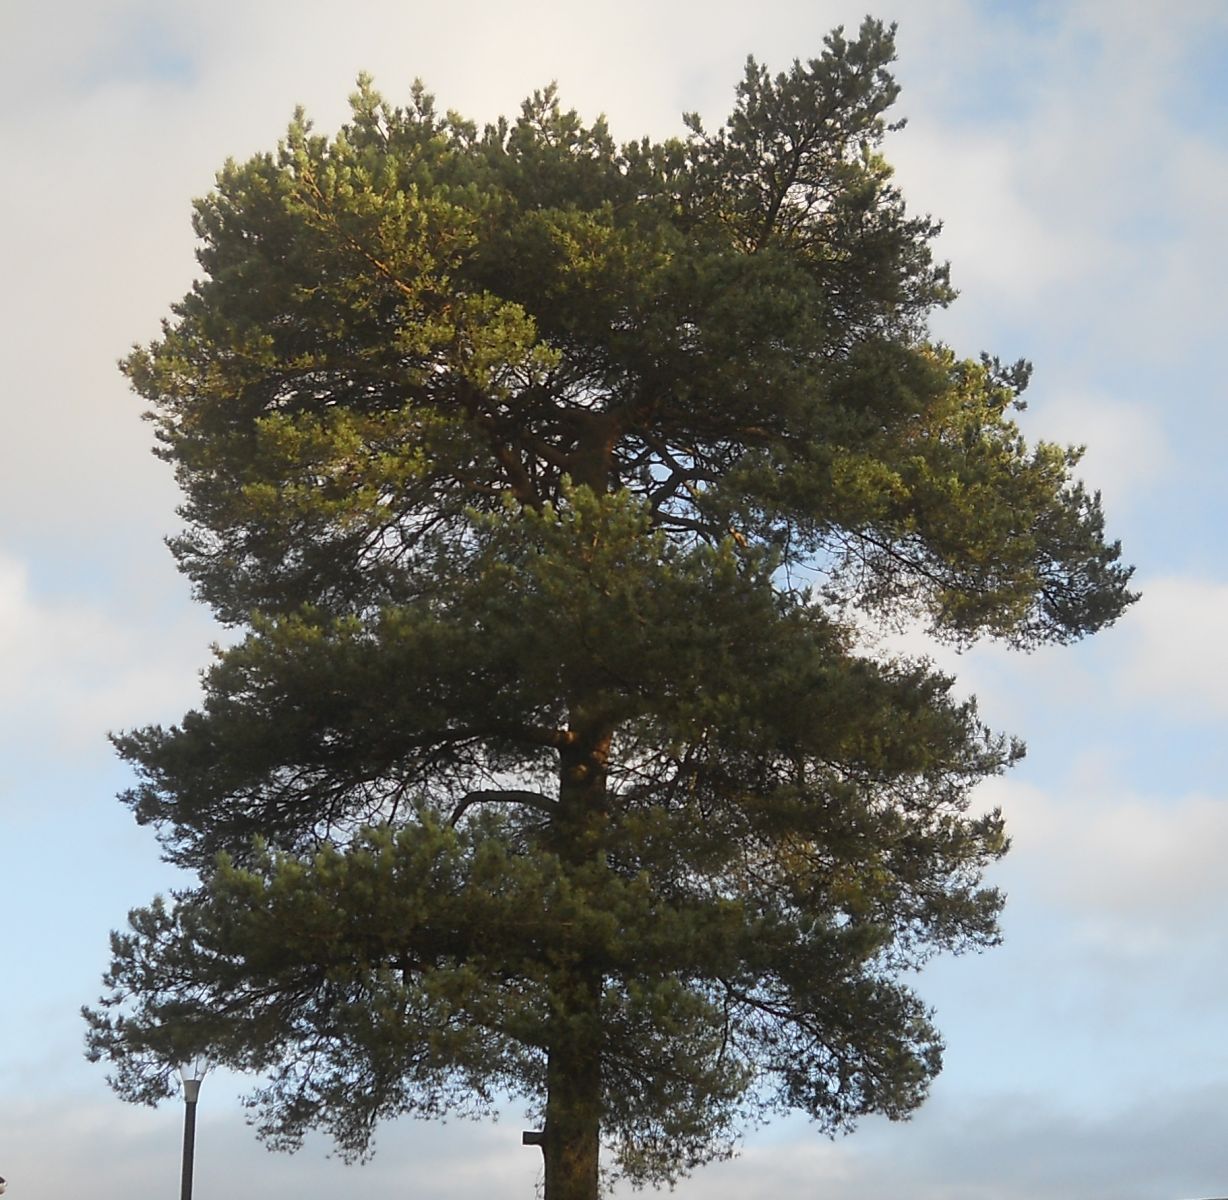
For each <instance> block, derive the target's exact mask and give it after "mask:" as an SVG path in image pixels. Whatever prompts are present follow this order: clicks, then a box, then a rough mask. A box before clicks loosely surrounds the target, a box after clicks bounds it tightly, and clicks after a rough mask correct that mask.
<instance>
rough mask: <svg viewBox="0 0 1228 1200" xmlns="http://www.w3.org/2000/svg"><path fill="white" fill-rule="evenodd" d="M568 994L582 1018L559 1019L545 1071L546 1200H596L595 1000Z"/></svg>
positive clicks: (590, 995) (597, 1095) (598, 1103)
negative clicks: (583, 1012)
mask: <svg viewBox="0 0 1228 1200" xmlns="http://www.w3.org/2000/svg"><path fill="white" fill-rule="evenodd" d="M582 988H583V991H584V992H586V993H588V994H587V995H586V996H581V995H577V994H575V993H573V997H574V1002H575V1005H576V1007H579V1006H580V1005H581V1004H582V1003H583V1004H584V1006H585V1007H587V1008H588V1009H589V1010H590V1011H589V1012H588V1013H587V1014H583V1015H582V1014H580V1013H577V1012H574V1011H573V1012H570V1013H567V1014H560V1017H559V1021H558V1024H559V1027H560V1029H559V1036H558V1037H557V1038H556V1040H555V1044H554V1045H553V1046H551V1048H550V1058H549V1063H548V1065H547V1068H546V1086H547V1092H546V1127H545V1131H544V1132H545V1143H544V1145H543V1150H544V1151H545V1159H546V1191H545V1200H597V1190H598V1160H599V1156H600V1144H601V1056H600V1051H599V1046H598V1043H597V1041H596V1039H595V1037H594V1036H593V1022H594V1020H595V1019H596V1018H597V1006H598V1003H599V997H598V995H596V994H594V989H593V988H592V986H591V981H586V983H585V984H583V985H582Z"/></svg>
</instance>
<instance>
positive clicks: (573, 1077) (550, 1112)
mask: <svg viewBox="0 0 1228 1200" xmlns="http://www.w3.org/2000/svg"><path fill="white" fill-rule="evenodd" d="M572 732H573V735H574V736H573V737H572V739H571V740H570V743H569V744H568V745H566V746H564V747H562V748H561V749H560V753H559V803H558V808H557V811H556V813H555V817H554V821H553V823H552V824H553V827H554V836H555V838H556V845H557V848H558V851H559V856H560V858H562V860H563V862H564V863H566V864H567V865H568V866H573V867H579V866H581V865H582V864H585V863H591V862H592V861H593V860H594V859H595V858H597V857H599V856H600V855H601V854H602V853H603V850H602V846H603V842H604V840H605V825H606V819H607V804H608V798H607V795H606V762H607V758H608V755H609V749H610V730H609V729H608V728H602V727H600V725H599V724H596V725H594V724H590V723H588V722H583V721H577V720H573V722H572ZM559 950H560V958H559V962H558V966H557V974H556V976H555V981H554V987H553V989H552V990H553V993H554V994H553V996H552V1002H553V1006H554V1011H553V1014H552V1029H551V1034H550V1048H549V1055H548V1060H547V1067H546V1123H545V1129H544V1131H543V1132H544V1142H543V1146H542V1149H543V1151H544V1153H545V1160H546V1187H545V1200H597V1195H598V1180H599V1160H600V1147H601V993H602V988H603V984H604V980H603V973H602V968H601V963H600V955H599V953H598V952H597V948H596V947H591V946H586V945H584V944H583V943H582V942H578V941H576V940H573V939H571V938H568V937H562V938H561V939H560V945H559Z"/></svg>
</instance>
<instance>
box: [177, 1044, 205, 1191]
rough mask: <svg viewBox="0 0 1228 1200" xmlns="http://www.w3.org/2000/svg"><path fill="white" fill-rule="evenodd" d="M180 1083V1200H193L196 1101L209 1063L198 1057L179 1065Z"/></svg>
mask: <svg viewBox="0 0 1228 1200" xmlns="http://www.w3.org/2000/svg"><path fill="white" fill-rule="evenodd" d="M178 1069H179V1081H180V1082H181V1083H182V1084H183V1182H182V1184H181V1185H180V1188H179V1200H192V1164H193V1162H194V1160H195V1158H196V1101H197V1100H199V1099H200V1082H201V1080H202V1079H204V1077H205V1072H206V1071H207V1070H208V1069H209V1063H208V1061H207V1060H206V1059H205V1058H203V1057H201V1056H199V1055H198V1056H197V1057H196V1058H190V1059H188V1060H186V1061H185V1062H181V1063H180V1064H179V1068H178Z"/></svg>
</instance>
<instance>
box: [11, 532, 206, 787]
mask: <svg viewBox="0 0 1228 1200" xmlns="http://www.w3.org/2000/svg"><path fill="white" fill-rule="evenodd" d="M147 615H148V614H145V613H142V612H139V611H137V612H134V613H133V614H132V616H133V618H134V620H133V623H131V624H125V623H122V622H121V621H119V620H118V619H116V618H115V617H114V616H111V615H108V614H106V613H104V612H103V611H101V610H99V609H95V608H91V607H89V606H88V605H85V604H81V603H78V602H70V601H63V600H47V599H43V598H40V597H39V596H38V595H37V594H36V593H35V592H34V591H33V590H32V587H31V583H30V577H29V573H28V571H27V569H26V568H25V567H24V565H22V564H21V563H19V562H17V561H15V560H13V559H11V558H8V557H5V556H3V555H0V661H3V663H4V670H3V672H2V673H0V724H2V725H3V728H4V731H5V732H4V739H3V742H4V746H5V755H4V757H5V760H6V772H11V771H12V769H13V765H14V763H15V762H20V761H25V762H29V761H30V759H31V756H33V755H36V754H43V753H46V752H47V750H48V749H50V748H52V747H54V750H55V756H56V759H57V760H58V761H63V760H64V759H65V758H72V757H74V756H85V757H87V758H90V759H95V758H97V757H98V756H100V755H105V754H107V753H108V751H107V748H106V744H105V740H104V738H105V734H106V732H107V731H108V730H110V729H117V728H121V727H124V726H127V725H131V724H135V723H145V722H146V721H149V720H153V719H157V718H158V717H160V716H165V715H167V714H168V712H169V713H171V714H173V715H178V714H177V713H176V712H175V709H176V708H177V707H179V706H186V705H187V704H188V703H190V702H191V700H192V698H193V696H194V694H195V690H196V689H195V686H194V681H195V675H196V670H195V669H196V668H199V667H201V666H204V665H205V656H206V649H207V645H208V640H207V639H208V625H207V623H206V621H205V620H204V617H203V614H200V613H191V614H190V615H189V616H188V617H186V618H183V617H180V616H179V614H177V615H176V619H173V620H172V621H171V622H170V623H169V624H166V623H164V624H161V625H159V624H158V623H150V624H137V622H139V621H141V619H142V617H145V616H147ZM193 635H194V636H193Z"/></svg>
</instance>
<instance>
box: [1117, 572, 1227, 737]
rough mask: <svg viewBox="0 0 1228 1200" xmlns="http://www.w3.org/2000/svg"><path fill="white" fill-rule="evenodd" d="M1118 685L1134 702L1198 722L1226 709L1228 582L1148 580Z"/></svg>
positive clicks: (1143, 586)
mask: <svg viewBox="0 0 1228 1200" xmlns="http://www.w3.org/2000/svg"><path fill="white" fill-rule="evenodd" d="M1140 586H1141V589H1142V593H1143V595H1142V599H1141V600H1139V602H1138V603H1137V605H1136V606H1135V610H1134V611H1133V612H1132V613H1131V615H1130V618H1129V623H1128V625H1127V626H1126V630H1125V631H1126V632H1128V634H1129V640H1128V642H1127V645H1126V647H1125V653H1124V655H1123V657H1122V660H1121V664H1120V667H1119V669H1118V679H1117V685H1118V688H1119V689H1120V690H1121V692H1122V693H1123V694H1124V695H1126V696H1128V697H1129V698H1131V699H1132V700H1133V701H1135V702H1136V703H1140V704H1145V705H1147V706H1149V707H1153V708H1163V709H1165V710H1167V713H1168V714H1169V715H1170V716H1171V715H1172V714H1177V715H1180V716H1182V717H1186V718H1195V719H1198V720H1200V721H1208V720H1212V721H1213V720H1215V719H1217V718H1219V717H1222V715H1223V714H1224V713H1225V712H1228V624H1226V621H1225V615H1226V614H1228V583H1221V582H1218V581H1216V580H1210V579H1191V578H1179V577H1170V578H1162V579H1155V580H1144V581H1143V582H1142V583H1141V585H1140Z"/></svg>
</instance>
